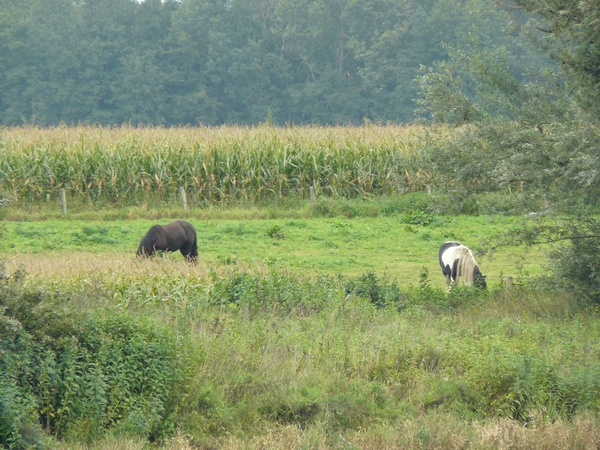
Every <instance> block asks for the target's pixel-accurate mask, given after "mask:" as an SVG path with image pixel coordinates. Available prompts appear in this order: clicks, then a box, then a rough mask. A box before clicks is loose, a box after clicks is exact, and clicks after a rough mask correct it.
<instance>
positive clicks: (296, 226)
mask: <svg viewBox="0 0 600 450" xmlns="http://www.w3.org/2000/svg"><path fill="white" fill-rule="evenodd" d="M519 220H520V219H519V218H514V217H506V216H496V217H468V216H459V217H454V218H445V217H440V218H438V219H437V222H436V223H433V224H430V225H417V224H410V223H404V220H403V218H402V217H400V216H398V217H379V218H353V219H348V218H345V217H337V218H322V219H303V218H300V219H270V220H247V221H246V220H193V219H190V222H191V223H192V224H193V225H194V227H195V228H196V230H197V233H198V248H199V261H200V266H204V267H218V266H235V265H242V266H244V267H252V266H274V265H275V266H278V267H283V268H286V269H289V270H291V271H293V272H295V273H298V274H304V275H310V276H316V275H317V274H319V273H324V274H327V275H337V274H341V275H344V276H358V275H361V274H363V273H365V272H367V271H372V272H374V273H376V274H379V275H381V276H383V275H386V276H387V277H389V278H390V279H397V280H398V282H399V283H400V285H401V286H409V285H417V284H418V283H419V274H420V273H421V271H422V268H423V267H424V268H426V269H427V270H428V271H429V274H430V280H431V284H432V286H436V287H442V286H444V278H443V276H442V274H441V270H440V268H439V264H438V261H437V251H438V248H439V246H440V244H441V243H443V242H444V241H447V240H459V241H462V242H469V243H472V244H471V246H472V247H473V248H474V249H478V248H479V249H482V250H485V248H484V246H483V244H482V239H483V238H489V237H490V236H493V235H496V234H498V233H501V232H502V231H506V230H508V229H510V228H511V227H515V226H517V225H518V223H519ZM168 222H170V220H169V219H162V220H129V221H112V222H111V221H79V220H47V221H41V222H4V223H2V225H0V230H1V232H2V236H3V239H2V241H0V255H2V258H3V259H4V260H5V261H6V262H7V263H8V264H9V265H10V266H11V267H16V266H18V265H22V266H23V267H24V268H25V269H26V270H27V271H28V272H31V273H36V272H38V271H44V270H65V271H69V270H72V269H69V267H70V265H72V264H73V263H72V262H71V261H77V260H78V259H79V257H80V256H82V255H86V259H87V260H88V261H90V264H91V265H92V267H94V270H97V266H98V265H103V264H106V263H107V262H109V261H110V265H111V266H113V267H115V265H116V266H117V267H125V266H128V265H131V264H132V260H133V259H134V257H135V250H136V249H137V246H138V244H139V241H140V239H141V237H142V236H143V235H144V233H145V232H146V231H147V230H148V228H150V226H152V225H154V224H156V223H161V224H166V223H168ZM168 258H169V259H172V260H174V261H178V260H180V259H182V256H181V254H179V253H178V252H176V253H174V254H170V255H168ZM94 259H96V260H97V262H94ZM42 262H45V264H47V266H48V267H49V269H44V268H43V264H42ZM478 262H479V264H480V265H481V267H482V270H483V272H484V274H486V275H488V280H489V281H488V282H489V283H490V285H491V286H498V285H499V284H500V282H501V278H502V277H503V276H504V277H507V276H512V277H514V278H515V279H518V278H519V277H520V276H522V275H525V274H537V273H540V271H541V267H540V250H539V249H538V250H536V251H526V249H525V248H500V249H498V250H497V251H495V252H493V253H491V254H490V253H488V254H486V255H485V256H483V255H482V256H479V257H478ZM40 264H42V266H40ZM73 265H74V266H75V268H79V270H85V266H82V265H81V264H79V263H74V264H73Z"/></svg>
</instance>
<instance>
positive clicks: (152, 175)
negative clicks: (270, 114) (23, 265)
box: [0, 125, 446, 204]
mask: <svg viewBox="0 0 600 450" xmlns="http://www.w3.org/2000/svg"><path fill="white" fill-rule="evenodd" d="M445 132H446V131H445V130H443V129H440V130H431V129H427V128H424V127H399V126H374V125H368V126H364V127H330V128H324V127H294V128H275V127H271V126H266V125H265V126H258V127H252V128H247V127H246V128H244V127H220V128H171V129H164V128H132V127H127V126H123V127H117V128H106V127H84V126H80V127H64V126H62V127H56V128H44V129H41V128H34V127H22V128H5V129H2V130H0V154H1V155H2V156H1V157H0V192H2V191H3V195H4V196H9V197H11V198H12V199H13V200H14V201H17V202H30V201H40V200H41V201H44V200H47V199H49V198H52V197H54V196H57V195H58V194H57V193H58V190H59V189H61V188H64V189H66V190H67V192H68V193H69V194H70V195H71V197H75V198H79V199H85V200H90V201H94V202H96V201H104V202H106V201H108V202H112V203H114V202H128V201H140V200H161V201H164V200H168V199H170V198H172V197H174V196H176V195H178V189H179V187H184V188H185V190H186V191H187V194H188V201H189V202H191V203H192V204H194V203H200V202H205V201H209V202H212V201H223V200H230V199H239V200H249V201H260V200H263V199H273V198H281V197H288V196H299V197H301V198H306V197H308V192H309V187H310V186H314V187H315V190H316V192H317V194H322V195H327V196H343V197H357V196H368V195H380V194H397V193H398V192H407V191H418V190H422V189H423V188H424V186H425V185H426V184H427V183H428V182H429V176H430V174H429V173H427V172H426V171H425V170H423V169H422V168H421V167H419V158H420V156H419V155H420V154H421V152H423V151H424V147H426V143H427V142H428V141H429V140H431V139H433V138H432V137H431V136H438V135H439V136H441V135H443V134H444V133H445Z"/></svg>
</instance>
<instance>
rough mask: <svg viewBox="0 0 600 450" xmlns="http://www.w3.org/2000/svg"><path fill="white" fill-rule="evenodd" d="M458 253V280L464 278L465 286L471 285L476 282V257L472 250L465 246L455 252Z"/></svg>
mask: <svg viewBox="0 0 600 450" xmlns="http://www.w3.org/2000/svg"><path fill="white" fill-rule="evenodd" d="M455 251H456V252H457V253H458V265H457V268H456V279H458V278H462V279H463V280H464V282H465V284H467V285H469V284H472V283H473V282H474V281H475V277H474V274H475V267H477V263H476V262H475V257H474V256H473V253H472V252H471V250H469V249H468V248H467V247H465V246H464V245H461V246H459V247H457V248H456V250H455Z"/></svg>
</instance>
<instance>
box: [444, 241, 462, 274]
mask: <svg viewBox="0 0 600 450" xmlns="http://www.w3.org/2000/svg"><path fill="white" fill-rule="evenodd" d="M457 247H464V245H462V244H461V243H460V242H455V241H448V242H444V243H443V244H442V245H441V246H440V251H439V252H438V256H439V260H440V266H441V267H442V269H444V268H445V267H446V266H448V265H449V266H452V263H453V262H454V259H453V257H452V255H454V252H455V251H456V248H457Z"/></svg>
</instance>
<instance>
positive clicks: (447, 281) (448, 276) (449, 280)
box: [444, 274, 452, 291]
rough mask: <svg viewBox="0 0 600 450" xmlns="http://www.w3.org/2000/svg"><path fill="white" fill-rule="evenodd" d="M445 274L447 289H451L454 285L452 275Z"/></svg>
mask: <svg viewBox="0 0 600 450" xmlns="http://www.w3.org/2000/svg"><path fill="white" fill-rule="evenodd" d="M444 276H445V277H446V290H447V291H450V288H451V287H452V278H451V276H450V275H446V274H444Z"/></svg>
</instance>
